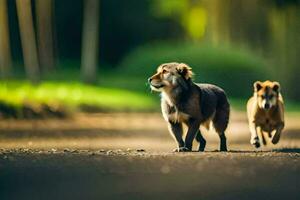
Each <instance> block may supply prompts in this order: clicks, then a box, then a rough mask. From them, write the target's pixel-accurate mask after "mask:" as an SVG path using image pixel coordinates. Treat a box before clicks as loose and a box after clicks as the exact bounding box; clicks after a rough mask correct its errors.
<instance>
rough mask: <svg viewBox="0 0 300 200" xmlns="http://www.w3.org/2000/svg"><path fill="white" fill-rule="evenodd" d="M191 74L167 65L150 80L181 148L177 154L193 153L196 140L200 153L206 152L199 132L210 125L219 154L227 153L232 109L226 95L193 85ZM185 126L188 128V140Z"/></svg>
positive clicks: (185, 68)
mask: <svg viewBox="0 0 300 200" xmlns="http://www.w3.org/2000/svg"><path fill="white" fill-rule="evenodd" d="M192 74H193V73H192V71H191V68H190V67H189V66H187V65H186V64H183V63H175V62H174V63H165V64H162V65H160V66H159V67H158V69H157V72H156V74H154V75H153V76H152V77H151V78H149V79H148V81H149V83H150V85H151V89H152V90H154V91H158V92H161V93H162V95H161V109H162V114H163V117H164V119H165V120H166V121H167V122H168V127H169V130H170V132H171V134H172V136H173V137H174V138H175V140H176V142H177V144H178V148H176V150H175V151H191V150H192V143H193V140H194V138H195V137H196V140H197V141H198V142H199V143H200V146H199V151H204V149H205V145H206V140H205V139H204V138H203V136H202V134H201V132H200V130H199V128H200V125H204V126H205V127H207V128H208V127H209V125H210V122H211V121H212V124H213V126H214V128H215V130H216V132H217V133H218V134H219V137H220V150H221V151H227V145H226V137H225V130H226V128H227V125H228V120H229V111H230V106H229V103H228V100H227V97H226V94H225V92H224V91H223V90H222V89H221V88H219V87H217V86H215V85H210V84H195V83H193V82H192V80H191V77H192ZM182 124H185V125H187V127H188V131H187V134H186V137H185V140H183V139H182V136H183V130H182Z"/></svg>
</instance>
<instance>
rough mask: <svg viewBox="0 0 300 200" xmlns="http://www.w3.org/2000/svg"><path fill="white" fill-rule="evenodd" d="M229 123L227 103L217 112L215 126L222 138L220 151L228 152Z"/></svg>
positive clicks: (214, 120)
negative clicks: (227, 130)
mask: <svg viewBox="0 0 300 200" xmlns="http://www.w3.org/2000/svg"><path fill="white" fill-rule="evenodd" d="M228 122H229V104H228V103H227V102H226V103H225V104H223V105H222V106H221V107H220V108H218V109H217V110H216V113H215V116H214V118H213V126H214V128H215V130H216V132H217V133H218V134H219V137H220V151H227V141H226V140H227V139H226V136H225V130H226V128H227V125H228Z"/></svg>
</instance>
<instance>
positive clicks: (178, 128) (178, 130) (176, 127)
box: [168, 122, 184, 152]
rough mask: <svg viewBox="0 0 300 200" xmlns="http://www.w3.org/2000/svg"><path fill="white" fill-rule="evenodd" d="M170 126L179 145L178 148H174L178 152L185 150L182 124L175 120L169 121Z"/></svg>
mask: <svg viewBox="0 0 300 200" xmlns="http://www.w3.org/2000/svg"><path fill="white" fill-rule="evenodd" d="M168 128H169V131H170V133H171V135H172V137H173V138H174V139H175V141H176V143H177V146H178V147H177V148H176V149H174V151H176V152H180V151H184V142H183V139H182V124H181V123H175V122H169V124H168Z"/></svg>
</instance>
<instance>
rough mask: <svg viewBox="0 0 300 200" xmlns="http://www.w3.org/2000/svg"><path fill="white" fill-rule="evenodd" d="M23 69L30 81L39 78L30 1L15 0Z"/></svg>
mask: <svg viewBox="0 0 300 200" xmlns="http://www.w3.org/2000/svg"><path fill="white" fill-rule="evenodd" d="M16 5H17V13H18V19H19V27H20V35H21V43H22V50H23V57H24V63H25V69H26V73H27V76H28V78H29V79H30V80H31V81H32V82H37V81H38V80H39V63H38V56H37V48H36V40H35V33H34V27H33V21H32V12H31V1H30V0H16Z"/></svg>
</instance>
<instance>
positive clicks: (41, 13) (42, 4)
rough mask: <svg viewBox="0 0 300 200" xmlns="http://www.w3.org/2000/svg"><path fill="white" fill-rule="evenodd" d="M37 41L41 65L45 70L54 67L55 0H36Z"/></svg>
mask: <svg viewBox="0 0 300 200" xmlns="http://www.w3.org/2000/svg"><path fill="white" fill-rule="evenodd" d="M35 2H36V4H35V5H36V16H37V39H38V40H37V41H38V50H39V60H40V65H41V66H40V67H41V69H42V70H44V71H49V70H51V69H53V68H54V53H53V29H52V17H53V16H52V14H53V0H36V1H35Z"/></svg>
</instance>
